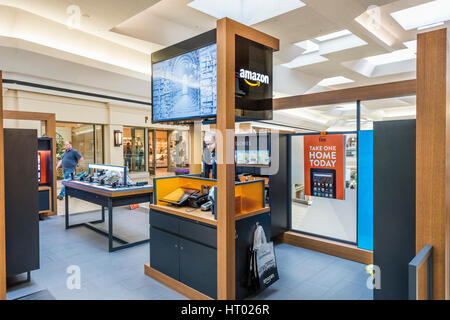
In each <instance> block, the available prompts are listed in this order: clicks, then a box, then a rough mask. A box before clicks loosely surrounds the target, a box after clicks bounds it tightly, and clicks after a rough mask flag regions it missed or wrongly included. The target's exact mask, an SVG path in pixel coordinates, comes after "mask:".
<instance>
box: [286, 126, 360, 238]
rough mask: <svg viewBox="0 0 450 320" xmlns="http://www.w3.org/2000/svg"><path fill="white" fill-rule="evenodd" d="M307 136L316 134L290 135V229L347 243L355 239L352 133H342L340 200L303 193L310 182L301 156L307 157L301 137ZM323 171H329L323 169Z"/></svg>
mask: <svg viewBox="0 0 450 320" xmlns="http://www.w3.org/2000/svg"><path fill="white" fill-rule="evenodd" d="M308 137H320V135H312V136H311V135H305V136H303V135H294V136H292V137H291V145H290V150H291V159H290V162H291V164H290V168H291V177H290V179H291V199H290V203H291V229H292V230H295V231H300V232H304V233H307V234H312V235H317V236H321V237H325V238H331V239H335V240H339V241H345V242H348V243H356V242H357V190H356V188H357V184H356V174H357V158H356V156H357V153H356V151H355V150H356V144H357V141H356V134H345V135H342V143H343V158H344V159H343V170H342V177H343V186H342V193H343V200H337V199H334V198H332V197H331V198H330V197H318V196H310V195H307V194H306V193H305V190H306V184H307V183H310V182H311V180H309V179H307V177H306V174H305V173H306V171H305V160H307V159H305V144H306V141H305V140H308V139H309V138H308ZM319 173H320V172H319ZM310 174H311V173H310ZM326 174H329V173H326V172H325V175H326ZM331 176H332V175H331Z"/></svg>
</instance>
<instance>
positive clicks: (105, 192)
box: [62, 180, 153, 252]
mask: <svg viewBox="0 0 450 320" xmlns="http://www.w3.org/2000/svg"><path fill="white" fill-rule="evenodd" d="M62 184H63V185H64V186H65V187H66V197H65V203H66V230H67V229H70V228H75V227H80V226H84V227H87V228H89V229H91V230H93V231H95V232H98V233H100V234H102V235H105V236H107V237H108V240H109V243H108V245H109V252H114V251H117V250H121V249H126V248H130V247H133V246H136V245H139V244H143V243H147V242H149V241H150V238H148V239H144V240H141V241H137V242H131V243H130V242H127V241H125V240H123V239H120V238H118V237H116V236H114V234H113V208H114V207H121V206H126V205H131V204H138V203H146V202H149V203H152V200H153V186H152V185H146V186H140V187H127V188H111V187H107V186H101V185H97V184H93V183H88V182H80V181H74V180H71V181H63V182H62ZM69 197H74V198H77V199H80V200H83V201H87V202H90V203H93V204H97V205H99V206H101V207H102V218H101V219H100V220H96V221H90V222H85V223H79V224H73V225H70V223H69V218H70V215H69ZM105 208H108V232H105V231H103V230H101V229H99V228H96V227H95V224H98V223H103V222H105ZM113 241H117V242H119V243H120V244H121V245H120V246H116V247H115V246H114V243H113Z"/></svg>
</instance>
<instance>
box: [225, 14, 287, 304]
mask: <svg viewBox="0 0 450 320" xmlns="http://www.w3.org/2000/svg"><path fill="white" fill-rule="evenodd" d="M236 35H239V36H241V37H244V38H247V39H249V40H252V41H255V42H258V43H260V44H263V45H265V46H267V47H270V48H273V49H274V50H275V51H277V50H279V40H278V39H275V38H273V37H271V36H269V35H266V34H264V33H262V32H259V31H257V30H255V29H252V28H250V27H247V26H245V25H243V24H240V23H238V22H236V21H233V20H231V19H228V18H224V19H221V20H219V21H218V22H217V131H218V133H217V138H218V145H217V164H218V166H217V178H218V182H217V186H218V192H217V194H218V195H217V298H218V299H219V300H234V299H235V297H236V262H235V249H236V248H235V221H234V216H235V191H234V186H235V182H234V176H235V166H234V130H235V126H234V125H235V38H236Z"/></svg>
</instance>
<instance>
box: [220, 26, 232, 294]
mask: <svg viewBox="0 0 450 320" xmlns="http://www.w3.org/2000/svg"><path fill="white" fill-rule="evenodd" d="M231 29H232V28H231V26H230V21H229V19H226V18H225V19H221V20H219V21H218V22H217V131H218V134H217V142H218V145H217V148H218V150H217V158H218V166H217V179H218V183H217V188H218V189H217V198H218V199H217V208H218V212H217V299H219V300H231V299H233V300H234V299H235V296H236V266H235V264H236V262H235V237H234V236H235V234H234V233H235V223H234V211H235V204H234V196H235V193H234V170H235V169H234V164H227V163H226V161H225V160H226V154H227V152H228V150H227V145H230V144H231V146H232V147H233V149H234V137H233V140H231V137H229V136H228V135H227V131H229V130H230V129H231V130H234V117H235V101H234V99H235V98H234V93H235V92H234V91H235V89H234V86H235V84H234V81H235V80H234V78H235V75H234V73H235V72H234V62H235V50H234V48H235V40H234V39H235V38H234V33H233V31H232V30H231ZM229 148H230V149H231V147H229ZM220 159H222V160H223V161H220ZM221 162H222V163H221Z"/></svg>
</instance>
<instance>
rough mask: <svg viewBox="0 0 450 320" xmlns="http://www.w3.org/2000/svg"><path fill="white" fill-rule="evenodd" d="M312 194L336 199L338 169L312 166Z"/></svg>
mask: <svg viewBox="0 0 450 320" xmlns="http://www.w3.org/2000/svg"><path fill="white" fill-rule="evenodd" d="M310 175H311V179H310V181H311V195H312V196H314V197H322V198H328V199H336V170H333V169H317V168H311V171H310Z"/></svg>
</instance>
